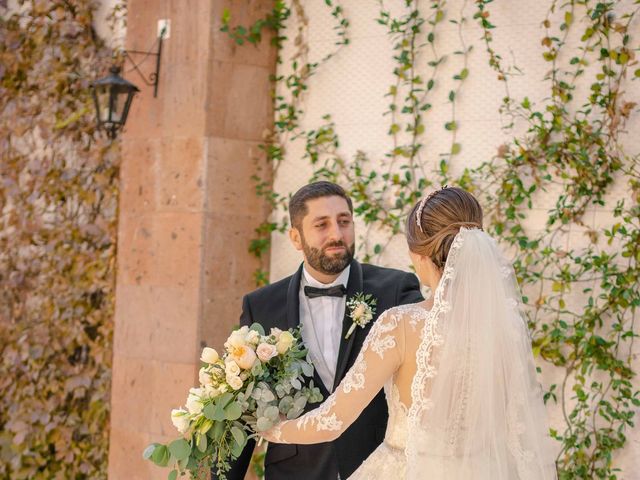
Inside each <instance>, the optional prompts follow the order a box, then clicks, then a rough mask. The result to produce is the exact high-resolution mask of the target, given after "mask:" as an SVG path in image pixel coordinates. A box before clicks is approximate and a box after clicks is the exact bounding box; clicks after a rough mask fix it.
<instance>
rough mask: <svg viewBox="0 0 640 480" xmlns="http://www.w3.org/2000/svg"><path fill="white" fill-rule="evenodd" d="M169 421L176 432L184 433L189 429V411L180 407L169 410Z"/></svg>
mask: <svg viewBox="0 0 640 480" xmlns="http://www.w3.org/2000/svg"><path fill="white" fill-rule="evenodd" d="M171 423H173V426H174V427H176V429H177V430H178V432H180V433H182V434H184V433H185V432H186V431H187V430H188V429H189V412H187V411H186V410H183V409H182V408H176V409H173V410H171Z"/></svg>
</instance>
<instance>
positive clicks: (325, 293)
mask: <svg viewBox="0 0 640 480" xmlns="http://www.w3.org/2000/svg"><path fill="white" fill-rule="evenodd" d="M304 294H305V295H306V296H307V297H309V298H318V297H344V296H345V295H346V294H347V289H346V287H345V286H344V285H335V286H333V287H329V288H316V287H310V286H308V285H307V286H306V287H304Z"/></svg>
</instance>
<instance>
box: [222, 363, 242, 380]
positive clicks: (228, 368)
mask: <svg viewBox="0 0 640 480" xmlns="http://www.w3.org/2000/svg"><path fill="white" fill-rule="evenodd" d="M224 372H225V373H226V375H227V377H228V376H230V375H231V376H237V375H240V367H239V366H238V364H237V363H236V362H234V361H233V360H229V361H228V362H227V363H226V365H225V369H224Z"/></svg>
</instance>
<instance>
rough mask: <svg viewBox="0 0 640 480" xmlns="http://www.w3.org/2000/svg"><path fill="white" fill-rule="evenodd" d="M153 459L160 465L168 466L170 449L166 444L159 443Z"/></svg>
mask: <svg viewBox="0 0 640 480" xmlns="http://www.w3.org/2000/svg"><path fill="white" fill-rule="evenodd" d="M151 461H152V462H153V463H155V464H156V465H158V466H159V467H166V466H167V464H168V463H169V449H168V448H167V447H166V446H165V445H158V446H157V447H156V448H155V449H154V450H153V453H152V454H151Z"/></svg>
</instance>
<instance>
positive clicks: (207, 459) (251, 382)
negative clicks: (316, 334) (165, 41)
mask: <svg viewBox="0 0 640 480" xmlns="http://www.w3.org/2000/svg"><path fill="white" fill-rule="evenodd" d="M224 348H225V351H224V353H223V355H222V356H219V355H218V352H216V351H215V350H214V349H213V348H208V347H207V348H205V349H204V350H203V351H202V356H201V357H200V360H201V361H202V368H200V374H199V380H200V386H199V387H197V388H192V389H190V390H189V396H188V397H187V401H186V405H185V406H186V409H183V408H180V409H176V410H173V411H172V412H171V420H172V422H173V424H174V426H175V427H176V428H177V429H178V432H180V434H181V435H182V437H181V438H178V439H177V440H174V441H173V442H171V443H169V444H168V445H163V444H160V443H152V444H151V445H149V446H148V447H147V448H146V449H145V451H144V454H143V456H144V458H145V459H149V460H151V461H153V462H154V463H155V464H156V465H159V466H163V467H165V466H169V467H172V470H171V472H170V473H169V480H175V479H176V478H177V476H178V473H180V474H183V473H184V472H185V471H189V472H190V473H191V476H192V478H197V477H198V476H199V475H202V476H204V475H206V473H207V471H208V470H209V469H210V468H211V467H212V466H215V468H216V471H217V474H218V476H219V478H221V479H224V478H225V473H226V472H228V470H229V468H230V465H229V461H230V460H232V459H235V458H237V457H238V456H239V455H240V453H241V452H242V450H243V448H244V446H245V445H246V443H247V440H248V439H249V438H253V437H255V436H257V432H261V431H264V430H268V429H270V428H271V427H272V426H273V425H274V424H275V423H277V422H278V421H279V419H280V416H281V415H283V416H285V417H286V418H287V419H292V418H297V417H298V416H300V415H301V414H302V412H303V410H304V408H305V406H306V405H307V403H316V402H320V401H322V395H321V394H320V390H319V389H318V388H317V387H314V385H313V381H311V382H310V384H309V386H308V387H305V386H303V380H304V377H305V376H306V377H313V367H312V365H311V364H310V362H309V361H308V360H307V359H306V357H307V351H306V349H305V348H304V346H303V344H302V340H301V336H300V329H299V328H297V329H292V330H289V331H281V330H279V329H276V328H273V329H271V332H269V334H268V335H267V334H266V333H265V331H264V329H263V328H262V326H260V325H258V324H253V325H252V326H251V327H246V326H245V327H242V328H240V329H238V330H235V331H234V332H232V333H231V335H230V336H229V338H228V339H227V341H226V342H225V344H224Z"/></svg>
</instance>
